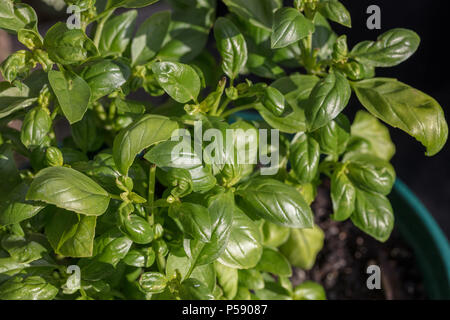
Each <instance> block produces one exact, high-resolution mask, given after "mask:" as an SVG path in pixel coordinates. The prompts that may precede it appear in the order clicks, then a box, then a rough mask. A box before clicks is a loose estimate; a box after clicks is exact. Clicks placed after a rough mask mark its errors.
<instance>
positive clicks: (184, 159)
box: [144, 140, 216, 193]
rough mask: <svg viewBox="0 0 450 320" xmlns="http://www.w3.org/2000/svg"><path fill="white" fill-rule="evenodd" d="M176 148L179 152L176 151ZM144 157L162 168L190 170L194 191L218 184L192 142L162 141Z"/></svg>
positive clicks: (206, 189) (207, 188)
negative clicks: (192, 145)
mask: <svg viewBox="0 0 450 320" xmlns="http://www.w3.org/2000/svg"><path fill="white" fill-rule="evenodd" d="M176 148H177V150H178V152H176V151H175V149H176ZM144 158H145V159H147V160H148V161H150V162H151V163H154V164H156V165H157V166H158V167H161V168H163V167H169V168H179V169H186V170H188V171H189V173H190V175H191V178H192V183H193V190H194V192H200V193H203V192H206V191H209V190H211V189H212V188H213V187H214V186H215V185H216V178H215V177H214V176H213V174H212V172H211V168H210V167H209V166H206V165H203V164H202V161H201V157H200V156H199V155H198V154H197V153H196V152H195V150H193V148H192V147H191V145H190V143H185V142H184V140H183V141H181V142H178V141H165V142H163V143H160V144H159V145H157V146H155V147H153V148H152V149H151V150H150V151H149V152H148V153H147V154H146V155H145V156H144Z"/></svg>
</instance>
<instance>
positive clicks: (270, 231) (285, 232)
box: [261, 221, 290, 248]
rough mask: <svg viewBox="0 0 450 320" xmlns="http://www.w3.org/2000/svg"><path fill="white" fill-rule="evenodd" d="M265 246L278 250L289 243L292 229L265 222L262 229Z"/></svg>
mask: <svg viewBox="0 0 450 320" xmlns="http://www.w3.org/2000/svg"><path fill="white" fill-rule="evenodd" d="M261 231H262V235H263V244H264V245H265V246H267V247H272V248H278V247H279V246H281V245H282V244H283V243H285V242H286V241H287V239H288V238H289V234H290V229H289V228H286V227H282V226H279V225H277V224H274V223H271V222H268V221H264V224H263V225H262V227H261Z"/></svg>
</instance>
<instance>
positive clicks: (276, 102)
mask: <svg viewBox="0 0 450 320" xmlns="http://www.w3.org/2000/svg"><path fill="white" fill-rule="evenodd" d="M261 102H262V104H263V105H264V107H265V108H266V109H267V110H269V111H270V112H272V113H273V114H274V115H275V116H277V117H279V116H281V115H282V114H283V111H284V104H285V98H284V95H283V94H282V93H281V92H280V91H279V90H278V89H276V88H274V87H267V88H266V90H264V96H263V97H262V101H261Z"/></svg>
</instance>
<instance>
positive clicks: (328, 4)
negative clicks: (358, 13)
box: [318, 0, 352, 28]
mask: <svg viewBox="0 0 450 320" xmlns="http://www.w3.org/2000/svg"><path fill="white" fill-rule="evenodd" d="M318 9H319V12H320V13H321V14H322V15H323V16H325V17H326V18H328V19H330V20H331V21H334V22H337V23H339V24H342V25H343V26H346V27H349V28H351V27H352V20H351V17H350V13H349V12H348V10H347V9H346V8H345V6H344V5H343V4H342V3H340V2H339V1H337V0H325V1H321V2H320V3H319V4H318Z"/></svg>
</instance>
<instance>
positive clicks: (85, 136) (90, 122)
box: [64, 110, 102, 160]
mask: <svg viewBox="0 0 450 320" xmlns="http://www.w3.org/2000/svg"><path fill="white" fill-rule="evenodd" d="M71 129H72V138H73V141H74V142H75V144H76V145H77V146H78V147H79V148H80V149H81V150H83V152H84V153H87V152H88V151H95V150H97V149H98V148H99V147H100V144H101V143H102V140H101V139H99V138H100V137H99V136H97V127H96V122H95V114H94V112H93V111H92V110H87V112H86V113H85V114H84V117H83V119H81V121H78V122H77V123H74V124H73V125H71ZM64 160H66V159H64Z"/></svg>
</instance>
